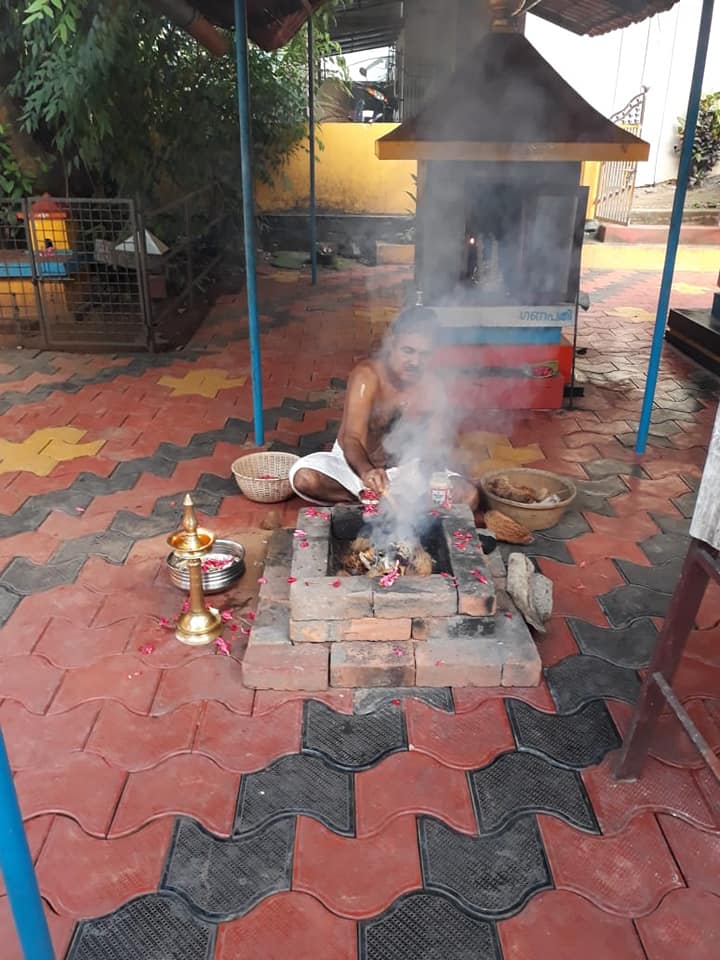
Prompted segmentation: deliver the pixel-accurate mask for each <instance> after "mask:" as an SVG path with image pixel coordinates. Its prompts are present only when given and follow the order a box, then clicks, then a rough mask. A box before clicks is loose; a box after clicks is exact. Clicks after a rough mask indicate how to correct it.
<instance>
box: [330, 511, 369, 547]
mask: <svg viewBox="0 0 720 960" xmlns="http://www.w3.org/2000/svg"><path fill="white" fill-rule="evenodd" d="M362 511H363V508H362V506H361V504H340V505H338V506H337V507H333V509H332V527H331V529H332V535H333V537H335V539H336V540H354V539H355V537H356V536H357V535H358V534H359V533H360V530H361V529H362V527H363V524H364V522H365V521H364V519H363V514H362Z"/></svg>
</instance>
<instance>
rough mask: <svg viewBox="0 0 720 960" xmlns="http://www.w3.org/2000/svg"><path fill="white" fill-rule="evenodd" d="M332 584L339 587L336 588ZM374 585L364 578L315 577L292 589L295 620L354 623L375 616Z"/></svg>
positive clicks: (291, 600) (293, 616) (294, 584)
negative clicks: (320, 619)
mask: <svg viewBox="0 0 720 960" xmlns="http://www.w3.org/2000/svg"><path fill="white" fill-rule="evenodd" d="M333 583H337V584H338V586H337V587H334V586H333ZM372 602H373V591H372V583H371V582H370V581H369V580H368V579H366V578H365V577H342V578H340V579H338V580H335V579H334V578H332V577H315V578H309V579H304V580H298V581H297V583H293V584H292V585H291V586H290V610H291V612H292V619H293V620H317V619H318V618H319V617H322V618H323V619H324V620H355V619H359V618H360V617H369V616H371V614H372Z"/></svg>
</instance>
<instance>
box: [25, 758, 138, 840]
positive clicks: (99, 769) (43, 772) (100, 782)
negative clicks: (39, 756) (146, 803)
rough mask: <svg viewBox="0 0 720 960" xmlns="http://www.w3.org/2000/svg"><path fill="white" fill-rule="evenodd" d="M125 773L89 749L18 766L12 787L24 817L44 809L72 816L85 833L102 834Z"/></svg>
mask: <svg viewBox="0 0 720 960" xmlns="http://www.w3.org/2000/svg"><path fill="white" fill-rule="evenodd" d="M126 776H127V774H126V773H125V771H124V770H118V769H117V768H116V767H111V766H110V764H108V763H106V762H105V761H104V760H103V759H102V758H101V757H98V756H96V755H95V754H92V753H69V754H67V755H66V756H65V757H57V758H56V760H55V763H54V764H53V765H48V766H43V767H33V769H32V770H21V771H20V772H19V773H18V774H17V775H16V777H15V787H16V789H17V793H18V797H19V800H20V808H21V810H22V815H23V819H24V820H28V819H30V818H31V817H36V816H39V815H40V814H43V813H62V814H65V815H66V816H68V817H72V818H73V819H74V820H77V822H78V823H79V824H80V826H81V827H82V828H83V830H84V831H85V833H89V834H91V835H92V836H96V837H101V836H103V835H104V834H105V833H106V831H107V829H108V827H109V826H110V822H111V820H112V817H113V813H114V811H115V807H116V805H117V802H118V798H119V796H120V792H121V790H122V788H123V784H124V783H125V779H126Z"/></svg>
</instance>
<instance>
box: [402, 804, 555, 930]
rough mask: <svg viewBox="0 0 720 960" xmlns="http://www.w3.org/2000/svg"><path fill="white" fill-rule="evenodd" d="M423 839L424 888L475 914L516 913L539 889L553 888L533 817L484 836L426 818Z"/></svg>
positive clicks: (498, 916)
mask: <svg viewBox="0 0 720 960" xmlns="http://www.w3.org/2000/svg"><path fill="white" fill-rule="evenodd" d="M418 839H419V841H420V858H421V864H422V873H423V881H424V883H423V886H424V888H425V889H426V890H435V891H441V892H444V893H446V894H448V895H449V896H450V897H452V898H453V899H454V900H457V901H458V902H459V904H460V906H461V907H463V908H464V909H465V910H467V911H468V913H470V914H473V915H475V916H480V917H487V918H493V919H501V918H502V917H508V916H511V915H513V914H515V913H518V912H519V911H520V910H521V909H522V907H523V906H524V905H525V904H526V903H527V901H528V900H529V899H530V898H531V897H532V896H533V894H535V893H537V892H539V891H540V890H548V889H550V888H552V885H553V884H552V878H551V876H550V870H549V868H548V864H547V860H546V858H545V851H544V849H543V844H542V840H541V838H540V832H539V830H538V826H537V823H536V822H535V818H534V817H532V816H527V817H522V818H521V819H519V820H517V821H516V822H515V823H512V824H510V825H509V826H508V827H506V829H504V830H501V831H499V832H498V833H494V834H491V835H490V836H480V837H471V836H467V835H466V834H463V833H458V832H457V831H455V830H453V829H452V828H451V827H449V826H447V825H446V824H444V823H442V822H441V821H440V820H435V819H431V818H430V817H421V818H420V819H419V821H418Z"/></svg>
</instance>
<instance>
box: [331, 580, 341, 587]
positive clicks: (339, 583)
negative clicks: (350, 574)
mask: <svg viewBox="0 0 720 960" xmlns="http://www.w3.org/2000/svg"><path fill="white" fill-rule="evenodd" d="M332 585H333V587H341V586H342V581H340V580H333V582H332Z"/></svg>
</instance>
